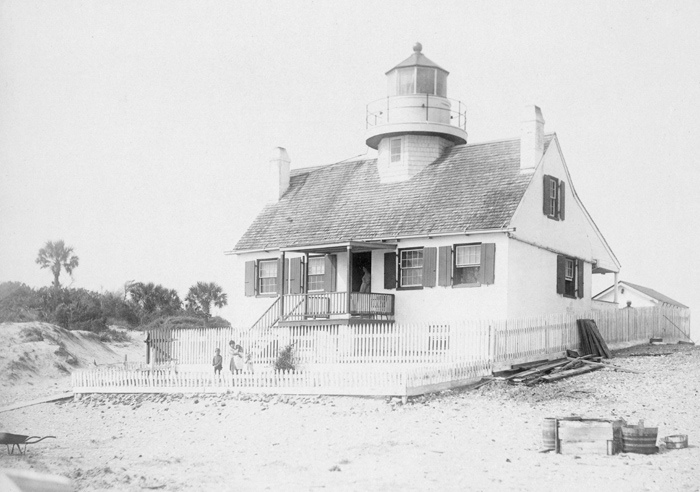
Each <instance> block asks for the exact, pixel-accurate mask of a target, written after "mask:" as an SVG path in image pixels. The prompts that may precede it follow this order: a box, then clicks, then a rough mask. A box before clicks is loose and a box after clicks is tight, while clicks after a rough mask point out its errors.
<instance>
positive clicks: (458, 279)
mask: <svg viewBox="0 0 700 492" xmlns="http://www.w3.org/2000/svg"><path fill="white" fill-rule="evenodd" d="M480 269H481V244H472V245H465V246H456V247H455V274H454V285H461V284H479V271H480Z"/></svg>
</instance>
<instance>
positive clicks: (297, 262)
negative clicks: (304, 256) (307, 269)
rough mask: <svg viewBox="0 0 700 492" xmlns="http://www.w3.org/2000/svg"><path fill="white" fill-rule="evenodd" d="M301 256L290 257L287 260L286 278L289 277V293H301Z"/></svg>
mask: <svg viewBox="0 0 700 492" xmlns="http://www.w3.org/2000/svg"><path fill="white" fill-rule="evenodd" d="M301 265H302V264H301V257H300V256H299V257H296V258H290V259H289V260H287V269H288V273H287V278H288V279H289V293H290V294H301V280H302V270H301Z"/></svg>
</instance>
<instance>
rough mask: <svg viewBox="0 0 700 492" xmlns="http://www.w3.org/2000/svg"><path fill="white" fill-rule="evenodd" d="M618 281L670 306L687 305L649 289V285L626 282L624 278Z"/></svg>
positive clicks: (683, 306)
mask: <svg viewBox="0 0 700 492" xmlns="http://www.w3.org/2000/svg"><path fill="white" fill-rule="evenodd" d="M619 283H620V284H625V285H628V286H629V287H632V288H633V289H636V290H638V291H639V292H641V293H642V294H646V295H648V296H649V297H651V298H652V299H656V300H657V301H661V302H663V303H666V304H671V305H672V306H678V307H681V308H687V307H688V306H686V305H685V304H681V303H680V302H678V301H674V300H673V299H671V298H670V297H668V296H665V295H663V294H662V293H661V292H658V291H656V290H654V289H650V288H649V287H644V286H643V285H639V284H633V283H632V282H627V281H626V280H621V281H620V282H619Z"/></svg>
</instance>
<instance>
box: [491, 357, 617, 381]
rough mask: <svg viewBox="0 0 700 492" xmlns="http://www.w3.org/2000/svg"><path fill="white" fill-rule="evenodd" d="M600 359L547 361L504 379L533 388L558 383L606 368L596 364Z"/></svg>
mask: <svg viewBox="0 0 700 492" xmlns="http://www.w3.org/2000/svg"><path fill="white" fill-rule="evenodd" d="M599 360H600V357H596V358H594V357H593V356H592V355H586V356H584V357H567V358H565V359H559V360H555V361H547V362H543V363H539V364H536V365H534V366H531V367H529V368H527V369H524V370H522V371H519V372H516V373H515V374H511V375H510V376H506V377H505V378H504V379H505V380H506V381H509V382H511V383H516V384H525V385H527V386H532V385H534V384H537V383H542V382H551V381H558V380H560V379H564V378H568V377H571V376H577V375H579V374H585V373H587V372H591V371H595V370H597V369H601V368H602V367H605V365H604V364H599V363H596V361H599ZM589 363H590V364H589Z"/></svg>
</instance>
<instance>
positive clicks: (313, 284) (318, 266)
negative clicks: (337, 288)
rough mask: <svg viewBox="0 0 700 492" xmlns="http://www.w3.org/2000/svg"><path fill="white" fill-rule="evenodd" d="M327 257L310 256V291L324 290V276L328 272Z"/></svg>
mask: <svg viewBox="0 0 700 492" xmlns="http://www.w3.org/2000/svg"><path fill="white" fill-rule="evenodd" d="M325 266H326V259H325V258H324V257H323V256H317V257H315V258H309V292H318V291H322V290H323V286H324V283H323V278H324V275H325V273H326V269H325Z"/></svg>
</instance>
